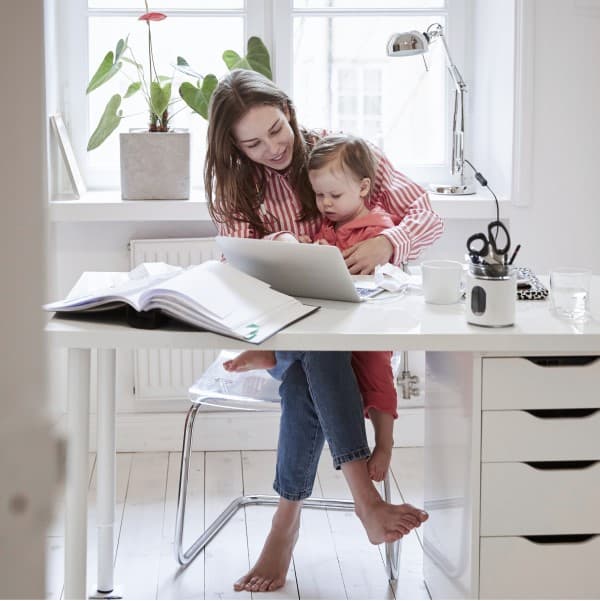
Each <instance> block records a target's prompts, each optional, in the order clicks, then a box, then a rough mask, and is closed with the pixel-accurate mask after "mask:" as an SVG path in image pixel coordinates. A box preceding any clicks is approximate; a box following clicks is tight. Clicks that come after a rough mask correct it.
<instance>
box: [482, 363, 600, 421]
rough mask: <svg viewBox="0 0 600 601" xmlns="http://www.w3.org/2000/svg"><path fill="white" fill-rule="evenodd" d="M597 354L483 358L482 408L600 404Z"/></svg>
mask: <svg viewBox="0 0 600 601" xmlns="http://www.w3.org/2000/svg"><path fill="white" fill-rule="evenodd" d="M599 382H600V357H595V356H583V357H568V356H567V357H559V356H551V357H506V358H504V357H502V358H496V357H494V358H484V359H483V374H482V399H481V400H482V409H484V410H486V409H499V410H507V409H566V408H573V409H575V408H584V407H595V408H597V407H600V386H599V385H598V383H599Z"/></svg>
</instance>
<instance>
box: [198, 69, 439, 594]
mask: <svg viewBox="0 0 600 601" xmlns="http://www.w3.org/2000/svg"><path fill="white" fill-rule="evenodd" d="M316 139H318V135H317V134H316V133H314V132H308V131H306V130H303V129H301V128H300V127H299V126H298V123H297V121H296V114H295V109H294V106H293V103H292V101H291V100H290V98H289V97H288V96H287V95H286V94H285V93H284V92H283V91H282V90H280V89H279V88H277V86H275V84H273V83H272V82H271V81H269V80H268V79H266V78H265V77H263V76H262V75H260V74H258V73H256V72H254V71H245V70H234V71H232V72H231V73H230V74H229V75H227V76H226V77H225V78H224V79H223V80H222V81H221V82H220V83H219V85H218V87H217V89H216V90H215V92H214V94H213V97H212V99H211V104H210V109H209V126H208V148H207V153H206V162H205V171H204V180H205V188H206V196H207V201H208V203H209V210H210V213H211V217H212V218H213V221H214V222H215V223H216V225H217V227H218V229H219V233H220V234H221V235H226V236H238V237H249V238H270V239H277V238H278V237H280V236H281V235H282V234H285V233H286V232H287V233H292V234H294V236H296V237H297V238H300V237H305V238H306V237H308V238H310V239H314V236H315V234H316V233H317V232H318V231H319V229H320V227H321V220H322V218H321V215H320V213H319V211H318V209H317V206H316V203H315V198H314V194H313V191H312V188H311V185H310V181H309V179H308V174H307V169H306V158H307V154H308V150H309V149H310V146H311V144H313V143H314V142H315V141H316ZM373 151H374V153H375V155H376V158H377V161H378V166H377V172H376V176H375V182H374V185H373V192H372V194H371V196H370V199H369V203H370V206H369V208H373V207H375V206H380V207H382V208H383V209H384V210H385V211H386V212H388V213H391V214H392V215H393V216H394V222H395V223H397V225H396V226H394V227H393V228H390V229H388V230H385V231H384V232H382V234H381V235H380V236H377V237H375V238H371V239H369V240H366V241H364V242H360V243H358V244H355V245H353V246H351V247H350V248H348V249H346V250H345V251H344V253H343V255H344V258H345V260H346V264H347V266H348V268H349V270H350V272H351V273H372V272H373V270H374V268H375V266H376V265H378V264H382V263H387V262H388V261H390V262H393V263H396V264H400V263H403V262H405V261H407V260H409V259H413V258H415V257H416V256H417V255H418V254H419V252H420V251H421V250H422V249H423V248H425V247H426V246H428V245H429V244H431V243H432V242H434V241H435V240H436V239H437V238H438V237H439V236H440V235H441V233H442V229H443V227H442V223H441V220H440V218H439V217H438V216H437V215H436V214H435V213H434V212H433V211H432V210H431V206H430V204H429V200H428V198H427V194H426V193H425V191H424V190H423V189H422V188H420V187H419V186H417V185H416V184H414V183H413V182H411V181H410V180H408V179H407V178H405V177H404V176H403V175H401V174H400V173H398V172H396V171H395V170H394V169H393V168H392V166H391V165H390V163H389V161H388V160H387V159H386V158H385V156H383V154H382V153H381V151H379V150H378V149H376V148H373ZM350 361H351V354H350V352H278V353H277V365H276V366H275V368H274V369H272V370H271V373H272V374H273V375H274V376H275V377H278V378H279V379H281V380H282V383H281V387H280V395H281V408H282V413H281V423H280V433H279V444H278V449H277V467H276V474H275V482H274V484H273V487H274V489H275V490H276V492H277V493H278V494H279V496H280V501H279V504H278V506H277V509H276V511H275V515H274V517H273V523H272V528H271V531H270V533H269V535H268V537H267V540H266V542H265V545H264V547H263V551H262V553H261V555H260V557H259V559H258V561H257V563H256V564H255V565H254V567H253V568H252V569H251V570H250V572H248V573H247V574H245V575H244V576H243V577H242V578H240V579H239V580H238V581H237V582H236V583H235V584H234V588H235V590H238V591H239V590H248V591H267V590H269V591H272V590H275V589H277V588H280V587H282V586H283V585H284V583H285V578H286V574H287V570H288V567H289V564H290V561H291V557H292V551H293V549H294V545H295V542H296V540H297V537H298V530H299V526H300V511H301V508H302V500H303V499H305V498H307V497H308V496H310V494H311V492H312V487H313V484H314V480H315V477H316V470H317V465H318V460H319V456H320V454H321V450H322V448H323V444H324V441H325V439H326V440H327V442H328V444H329V447H330V450H331V453H332V457H333V463H334V466H335V467H336V469H341V470H342V473H343V474H344V477H345V478H346V481H347V482H348V485H349V488H350V491H351V493H352V497H353V499H354V503H355V512H356V515H357V516H358V517H359V519H360V520H361V522H362V523H363V526H364V527H365V530H366V532H367V535H368V537H369V540H370V541H371V542H372V543H373V544H378V543H381V542H383V541H386V542H391V541H394V540H397V539H398V538H400V537H402V536H403V535H405V534H407V533H408V532H409V531H410V530H411V529H412V528H415V527H418V526H419V525H420V524H421V523H422V522H423V521H424V520H425V519H427V514H426V513H425V512H424V511H421V510H419V509H417V508H415V507H412V506H411V505H408V504H403V505H391V504H388V503H385V502H384V501H383V499H382V498H381V496H380V495H379V493H378V492H377V489H376V488H375V487H374V485H373V483H372V482H371V480H370V478H369V473H368V467H367V461H368V458H369V454H370V451H369V447H368V444H367V439H366V433H365V424H364V418H363V411H362V400H361V397H360V393H359V390H358V386H357V383H356V378H355V376H354V372H353V371H352V367H351V363H350Z"/></svg>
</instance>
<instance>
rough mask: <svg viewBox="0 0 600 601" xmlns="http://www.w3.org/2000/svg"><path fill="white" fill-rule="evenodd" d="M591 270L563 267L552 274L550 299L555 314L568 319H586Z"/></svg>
mask: <svg viewBox="0 0 600 601" xmlns="http://www.w3.org/2000/svg"><path fill="white" fill-rule="evenodd" d="M591 280H592V272H591V270H590V269H585V268H578V267H561V268H559V269H555V270H553V271H551V272H550V299H551V302H552V308H553V310H554V312H555V313H556V314H557V315H558V316H559V317H563V318H566V319H574V320H579V319H585V317H586V315H587V313H588V307H589V296H590V283H591Z"/></svg>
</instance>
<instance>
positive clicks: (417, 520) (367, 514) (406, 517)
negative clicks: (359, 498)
mask: <svg viewBox="0 0 600 601" xmlns="http://www.w3.org/2000/svg"><path fill="white" fill-rule="evenodd" d="M356 515H357V516H358V517H359V519H360V521H361V522H362V524H363V526H364V527H365V530H366V531H367V536H368V537H369V540H370V541H371V542H372V543H373V544H374V545H378V544H380V543H383V542H386V543H391V542H393V541H395V540H398V539H399V538H402V537H403V536H404V535H406V534H408V533H409V532H410V531H411V530H412V529H413V528H418V527H419V526H420V525H421V524H422V523H423V522H424V521H425V520H426V519H427V518H428V517H429V515H428V514H427V512H425V511H422V510H421V509H417V508H416V507H413V506H412V505H409V504H408V503H404V504H403V505H392V504H390V503H386V502H385V501H384V500H383V499H381V498H379V499H378V500H376V501H374V502H372V503H369V504H368V505H365V506H364V507H361V508H358V507H357V509H356Z"/></svg>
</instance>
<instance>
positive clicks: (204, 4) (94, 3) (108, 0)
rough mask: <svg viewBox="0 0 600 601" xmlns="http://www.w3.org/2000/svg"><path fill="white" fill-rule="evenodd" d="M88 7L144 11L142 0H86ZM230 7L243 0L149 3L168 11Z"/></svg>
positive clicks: (161, 0)
mask: <svg viewBox="0 0 600 601" xmlns="http://www.w3.org/2000/svg"><path fill="white" fill-rule="evenodd" d="M88 7H89V8H127V9H130V10H139V11H140V14H143V13H145V12H146V8H145V6H144V2H143V0H88ZM231 8H238V9H241V8H244V0H166V1H165V0H157V1H156V2H150V3H149V9H150V11H152V12H164V13H167V14H168V13H169V10H177V9H187V10H190V9H192V10H193V9H197V10H210V9H216V10H224V9H231Z"/></svg>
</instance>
